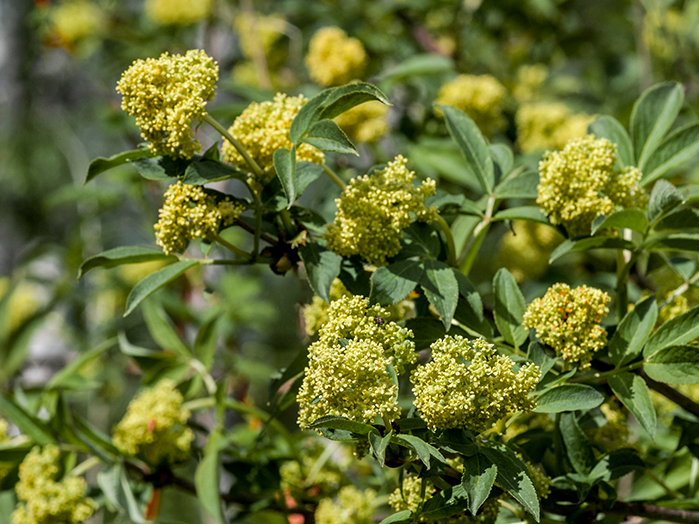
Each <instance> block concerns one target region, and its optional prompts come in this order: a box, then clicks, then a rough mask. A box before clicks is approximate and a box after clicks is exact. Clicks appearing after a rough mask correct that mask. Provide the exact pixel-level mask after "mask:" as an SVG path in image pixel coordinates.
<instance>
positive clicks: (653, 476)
mask: <svg viewBox="0 0 699 524" xmlns="http://www.w3.org/2000/svg"><path fill="white" fill-rule="evenodd" d="M645 473H646V475H647V476H648V478H650V479H651V480H652V481H653V482H655V483H656V484H657V485H658V486H660V487H661V488H663V490H665V493H667V494H668V495H669V496H670V497H672V498H674V499H676V500H682V499H683V498H684V495H682V493H679V492H677V491H675V490H674V489H672V488H671V487H670V486H668V485H667V484H665V482H663V481H662V479H661V478H660V477H658V476H657V475H656V474H655V473H653V471H652V470H650V469H647V470H646V471H645Z"/></svg>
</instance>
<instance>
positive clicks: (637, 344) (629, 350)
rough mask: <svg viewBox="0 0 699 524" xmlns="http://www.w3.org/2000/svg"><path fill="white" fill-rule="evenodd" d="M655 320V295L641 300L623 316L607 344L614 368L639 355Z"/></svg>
mask: <svg viewBox="0 0 699 524" xmlns="http://www.w3.org/2000/svg"><path fill="white" fill-rule="evenodd" d="M657 318H658V305H657V304H656V302H655V295H651V296H650V297H647V298H645V299H643V300H641V301H640V302H638V303H637V304H636V305H635V306H634V308H633V309H632V310H631V311H629V312H628V313H626V315H624V318H622V319H621V322H619V325H618V326H617V328H616V331H615V332H614V335H613V336H612V339H611V340H610V342H609V356H610V357H611V359H612V362H614V365H615V366H616V367H621V366H623V365H624V364H627V363H629V362H631V361H632V360H633V359H634V358H636V356H637V355H638V354H640V353H641V350H642V349H643V345H644V344H645V343H646V341H647V340H648V336H649V335H650V333H651V332H652V331H653V328H654V327H655V321H656V319H657Z"/></svg>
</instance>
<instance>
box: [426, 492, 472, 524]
mask: <svg viewBox="0 0 699 524" xmlns="http://www.w3.org/2000/svg"><path fill="white" fill-rule="evenodd" d="M466 508H468V494H467V493H466V490H465V489H464V487H463V486H462V485H461V484H459V485H457V486H450V487H448V488H447V489H443V490H441V491H439V492H437V493H435V494H434V495H433V496H432V497H430V498H429V499H428V500H427V501H426V502H425V505H424V506H423V507H422V512H421V513H420V516H421V517H423V518H424V519H425V520H427V521H442V520H443V519H448V518H449V517H451V516H453V515H457V514H458V513H462V512H463V511H464V510H465V509H466Z"/></svg>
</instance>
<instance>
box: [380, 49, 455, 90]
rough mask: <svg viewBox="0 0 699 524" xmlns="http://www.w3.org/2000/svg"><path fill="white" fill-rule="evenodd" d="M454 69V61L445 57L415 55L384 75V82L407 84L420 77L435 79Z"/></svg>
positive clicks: (381, 77) (429, 54)
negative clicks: (406, 82)
mask: <svg viewBox="0 0 699 524" xmlns="http://www.w3.org/2000/svg"><path fill="white" fill-rule="evenodd" d="M453 69H454V61H453V60H452V59H451V58H449V57H447V56H443V55H437V54H434V53H425V54H421V55H413V56H411V57H410V58H407V59H405V60H403V61H402V62H401V63H400V64H398V65H396V66H394V67H392V68H390V69H389V70H387V71H386V72H385V73H383V74H382V75H381V76H380V77H379V79H380V80H381V81H382V82H387V81H390V82H401V83H402V82H405V81H410V80H412V79H414V78H417V77H420V76H427V77H435V76H437V75H441V74H444V73H449V72H450V71H452V70H453Z"/></svg>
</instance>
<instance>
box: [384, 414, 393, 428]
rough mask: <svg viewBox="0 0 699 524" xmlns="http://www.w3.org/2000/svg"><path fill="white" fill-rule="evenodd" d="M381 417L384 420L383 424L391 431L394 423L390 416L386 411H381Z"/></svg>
mask: <svg viewBox="0 0 699 524" xmlns="http://www.w3.org/2000/svg"><path fill="white" fill-rule="evenodd" d="M381 419H382V420H383V425H384V426H386V431H391V429H392V428H393V425H392V424H391V419H390V418H388V415H386V413H381Z"/></svg>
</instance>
